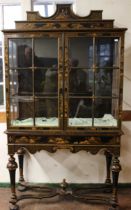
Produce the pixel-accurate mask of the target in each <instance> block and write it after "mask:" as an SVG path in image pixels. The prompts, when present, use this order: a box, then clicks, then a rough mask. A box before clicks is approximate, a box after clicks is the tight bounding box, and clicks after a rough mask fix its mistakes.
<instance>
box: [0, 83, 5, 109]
mask: <svg viewBox="0 0 131 210" xmlns="http://www.w3.org/2000/svg"><path fill="white" fill-rule="evenodd" d="M3 104H4V100H3V85H0V105H3Z"/></svg>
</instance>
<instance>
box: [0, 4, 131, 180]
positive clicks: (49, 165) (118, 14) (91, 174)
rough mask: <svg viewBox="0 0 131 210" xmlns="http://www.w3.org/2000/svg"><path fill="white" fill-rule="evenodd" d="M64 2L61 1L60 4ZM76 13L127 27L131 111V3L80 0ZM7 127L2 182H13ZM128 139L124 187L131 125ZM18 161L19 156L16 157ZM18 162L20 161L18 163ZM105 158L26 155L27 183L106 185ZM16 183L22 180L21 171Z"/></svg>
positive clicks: (0, 144) (130, 105)
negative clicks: (95, 12) (94, 15)
mask: <svg viewBox="0 0 131 210" xmlns="http://www.w3.org/2000/svg"><path fill="white" fill-rule="evenodd" d="M59 2H60V1H59ZM73 8H74V9H75V11H76V13H77V14H78V15H80V16H85V15H88V14H89V13H90V10H97V9H98V10H103V18H104V19H115V26H118V27H126V28H128V31H127V32H126V36H125V73H124V102H123V108H124V109H128V110H129V109H131V94H130V90H131V71H130V68H131V1H130V0H124V1H123V0H119V1H116V0H99V1H97V0H91V1H90V0H81V1H80V0H76V1H75V4H74V7H73ZM5 129H6V125H5V124H0V182H9V175H8V170H7V169H6V165H7V160H8V155H7V138H6V135H5V134H4V133H3V131H4V130H5ZM122 129H123V131H124V135H123V136H122V139H121V157H120V161H121V165H122V171H121V172H120V179H119V181H120V182H121V183H131V164H130V159H131V141H130V139H131V122H123V124H122ZM16 158H17V156H16ZM16 160H17V159H16ZM105 169H106V167H105V157H104V155H103V153H102V152H99V153H98V154H97V155H91V154H90V153H87V152H85V151H80V152H78V153H76V154H72V153H70V152H69V151H68V150H58V151H57V152H56V153H53V154H52V153H48V152H46V151H41V152H37V153H36V154H35V155H31V154H29V153H28V152H27V153H26V155H25V164H24V174H25V179H26V181H31V182H50V183H56V182H61V181H62V179H63V178H66V180H67V181H68V182H72V183H96V182H99V183H102V182H104V181H105V171H106V170H105ZM16 180H18V170H17V176H16Z"/></svg>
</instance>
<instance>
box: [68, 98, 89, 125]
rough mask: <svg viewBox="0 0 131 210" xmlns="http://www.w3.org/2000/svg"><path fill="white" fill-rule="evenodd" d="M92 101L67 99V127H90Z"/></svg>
mask: <svg viewBox="0 0 131 210" xmlns="http://www.w3.org/2000/svg"><path fill="white" fill-rule="evenodd" d="M91 118H92V100H91V99H90V98H70V99H69V126H92V119H91Z"/></svg>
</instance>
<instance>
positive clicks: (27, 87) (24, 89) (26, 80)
mask: <svg viewBox="0 0 131 210" xmlns="http://www.w3.org/2000/svg"><path fill="white" fill-rule="evenodd" d="M10 93H11V95H12V96H13V95H14V96H15V95H16V94H17V95H32V94H33V86H32V70H31V69H18V70H16V69H13V70H10Z"/></svg>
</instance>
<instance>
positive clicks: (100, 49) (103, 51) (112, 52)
mask: <svg viewBox="0 0 131 210" xmlns="http://www.w3.org/2000/svg"><path fill="white" fill-rule="evenodd" d="M118 42H119V39H118V38H112V37H99V38H96V43H95V52H96V53H95V57H96V66H97V67H104V68H109V67H113V66H117V67H118V65H119V53H118V52H119V49H118V47H119V45H118Z"/></svg>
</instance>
